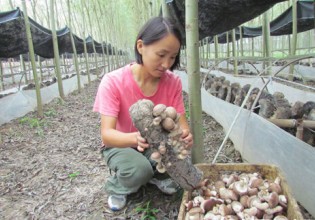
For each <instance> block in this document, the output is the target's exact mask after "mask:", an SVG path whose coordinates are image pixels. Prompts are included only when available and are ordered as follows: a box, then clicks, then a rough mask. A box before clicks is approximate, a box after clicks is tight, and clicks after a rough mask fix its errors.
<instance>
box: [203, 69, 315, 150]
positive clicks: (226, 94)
mask: <svg viewBox="0 0 315 220" xmlns="http://www.w3.org/2000/svg"><path fill="white" fill-rule="evenodd" d="M250 86H251V85H250V84H246V85H244V86H243V87H242V86H241V85H240V84H239V83H230V81H229V80H226V79H225V77H223V76H220V77H217V76H215V75H213V74H208V75H207V76H206V78H205V83H204V87H205V89H206V90H207V91H208V92H209V93H210V94H211V95H213V96H215V97H217V98H219V99H222V100H225V101H226V102H229V103H231V104H234V105H237V106H241V105H242V103H243V101H244V99H245V97H246V95H247V93H248V91H249V89H250ZM244 108H246V109H248V110H253V111H254V112H255V113H257V114H258V115H260V116H261V117H263V118H266V119H270V120H274V119H294V120H299V121H302V120H307V121H315V102H313V101H308V102H305V103H304V102H302V101H297V102H295V103H294V104H293V105H291V104H290V103H289V101H288V100H287V99H286V98H285V96H284V94H283V93H281V92H275V93H273V94H270V93H269V92H268V91H266V90H262V91H260V89H259V88H253V89H252V90H251V93H250V95H249V98H248V99H247V101H246V103H245V105H244ZM295 127H296V126H295ZM311 128H312V126H311V127H308V128H307V127H305V128H304V131H303V135H302V136H303V137H300V138H301V139H302V140H303V141H305V142H306V143H308V144H309V145H312V146H315V134H314V131H313V130H312V129H311Z"/></svg>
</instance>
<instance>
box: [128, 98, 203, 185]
mask: <svg viewBox="0 0 315 220" xmlns="http://www.w3.org/2000/svg"><path fill="white" fill-rule="evenodd" d="M166 109H167V110H166ZM165 110H166V112H165ZM153 111H154V112H153ZM129 113H130V116H131V119H132V121H133V123H134V125H135V127H136V128H137V129H138V130H139V132H140V133H141V136H142V137H143V138H145V139H146V141H147V143H148V144H149V145H150V148H149V150H151V151H152V153H153V152H159V153H160V157H161V161H159V166H162V167H163V170H164V168H165V169H166V172H167V173H168V174H169V175H170V177H172V179H173V180H174V181H176V182H177V183H178V184H179V185H180V186H181V187H182V188H183V189H185V190H193V189H195V188H198V187H199V184H200V183H201V181H202V177H203V172H202V171H201V170H199V169H198V168H197V167H195V166H194V165H193V164H192V162H191V159H190V157H188V156H187V154H188V151H189V149H187V146H186V144H185V143H184V142H183V141H182V140H181V139H180V136H181V134H182V131H181V129H180V127H179V125H178V120H179V116H177V117H176V118H175V117H174V112H173V111H172V109H169V108H167V107H166V106H163V104H158V105H156V106H154V104H153V102H152V101H150V100H147V99H142V100H139V101H138V102H136V103H134V104H133V105H132V106H131V107H130V108H129ZM176 114H177V113H176ZM156 117H161V119H162V120H161V122H160V123H157V121H155V120H154V119H155V118H156ZM174 118H175V120H174ZM165 119H166V120H165ZM159 121H160V120H159ZM173 123H175V124H173ZM161 146H162V147H161ZM164 147H165V148H164ZM161 148H163V153H162V152H161Z"/></svg>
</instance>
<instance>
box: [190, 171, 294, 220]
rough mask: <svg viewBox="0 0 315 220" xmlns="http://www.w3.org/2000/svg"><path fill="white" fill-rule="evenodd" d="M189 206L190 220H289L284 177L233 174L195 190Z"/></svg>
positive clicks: (207, 181) (206, 182)
mask: <svg viewBox="0 0 315 220" xmlns="http://www.w3.org/2000/svg"><path fill="white" fill-rule="evenodd" d="M194 193H195V194H197V195H196V196H195V197H194V198H193V200H190V201H188V202H187V203H185V206H186V210H187V213H186V220H201V219H203V220H210V219H211V220H212V219H276V220H279V219H288V218H287V217H286V211H287V197H286V196H285V195H284V194H282V193H283V192H282V188H281V185H280V178H279V177H277V178H276V179H275V180H274V181H270V180H268V179H263V178H262V177H261V175H260V174H258V173H241V174H239V175H237V174H235V173H233V174H230V175H222V176H221V179H220V180H218V181H216V182H214V183H210V181H209V180H206V181H204V185H203V186H202V187H201V188H200V189H199V190H198V191H196V190H195V191H193V195H194Z"/></svg>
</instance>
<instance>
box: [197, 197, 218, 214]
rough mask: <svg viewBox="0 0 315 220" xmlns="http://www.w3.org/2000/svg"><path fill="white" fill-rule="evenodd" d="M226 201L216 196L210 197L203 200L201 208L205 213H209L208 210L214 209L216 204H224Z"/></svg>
mask: <svg viewBox="0 0 315 220" xmlns="http://www.w3.org/2000/svg"><path fill="white" fill-rule="evenodd" d="M223 203H224V201H223V200H222V199H218V198H215V197H210V198H209V199H205V200H203V201H202V202H201V204H200V208H201V209H202V211H203V213H207V212H208V211H210V210H212V209H213V207H214V206H216V205H217V204H223Z"/></svg>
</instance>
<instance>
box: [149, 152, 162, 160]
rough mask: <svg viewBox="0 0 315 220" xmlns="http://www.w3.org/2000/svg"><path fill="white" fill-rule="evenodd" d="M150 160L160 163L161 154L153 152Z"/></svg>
mask: <svg viewBox="0 0 315 220" xmlns="http://www.w3.org/2000/svg"><path fill="white" fill-rule="evenodd" d="M150 158H151V159H152V160H154V161H156V162H160V161H161V159H162V157H161V154H160V153H159V152H158V151H154V152H153V153H152V154H151V156H150Z"/></svg>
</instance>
